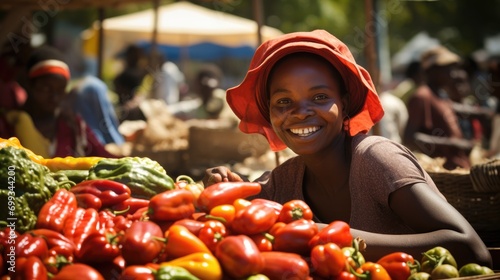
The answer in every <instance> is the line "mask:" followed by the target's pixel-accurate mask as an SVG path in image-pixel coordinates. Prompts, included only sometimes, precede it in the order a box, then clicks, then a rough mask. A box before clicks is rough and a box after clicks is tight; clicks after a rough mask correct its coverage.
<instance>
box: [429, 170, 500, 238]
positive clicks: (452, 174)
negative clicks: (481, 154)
mask: <svg viewBox="0 0 500 280" xmlns="http://www.w3.org/2000/svg"><path fill="white" fill-rule="evenodd" d="M427 173H428V174H429V175H430V176H431V178H432V179H433V180H434V183H435V184H436V186H437V187H438V188H439V190H440V191H441V193H442V194H443V195H444V196H445V197H446V199H447V200H448V202H449V203H450V204H451V205H453V206H454V207H455V208H456V209H457V210H458V211H459V212H460V213H461V214H462V215H463V216H464V217H465V218H466V219H467V220H468V221H469V223H470V224H471V225H472V226H473V227H474V229H475V230H476V231H478V232H488V233H490V232H500V192H498V191H497V192H484V191H481V192H478V191H477V190H476V189H475V188H474V187H473V184H472V179H471V175H470V172H469V171H465V170H454V171H447V170H440V171H436V170H435V169H433V170H427ZM498 238H500V237H497V240H498Z"/></svg>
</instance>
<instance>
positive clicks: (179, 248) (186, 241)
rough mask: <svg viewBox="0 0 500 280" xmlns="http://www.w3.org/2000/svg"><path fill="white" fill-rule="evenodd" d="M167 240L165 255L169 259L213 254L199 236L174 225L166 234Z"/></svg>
mask: <svg viewBox="0 0 500 280" xmlns="http://www.w3.org/2000/svg"><path fill="white" fill-rule="evenodd" d="M165 238H166V239H167V242H166V245H165V253H166V254H167V258H168V259H175V258H180V257H184V256H186V255H189V254H192V253H200V252H202V253H208V254H212V252H211V251H210V249H208V247H207V245H205V243H203V241H201V239H200V238H198V236H196V235H194V234H193V233H191V232H190V231H189V230H188V229H187V228H186V227H184V226H182V225H179V224H173V225H172V226H170V228H169V229H168V230H167V231H166V232H165Z"/></svg>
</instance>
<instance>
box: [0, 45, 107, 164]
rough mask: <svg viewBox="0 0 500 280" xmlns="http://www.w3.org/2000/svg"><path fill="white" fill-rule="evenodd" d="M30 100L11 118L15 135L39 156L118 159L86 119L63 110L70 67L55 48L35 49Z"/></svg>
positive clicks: (30, 61)
mask: <svg viewBox="0 0 500 280" xmlns="http://www.w3.org/2000/svg"><path fill="white" fill-rule="evenodd" d="M27 78H28V82H27V88H26V91H27V93H28V98H27V100H26V102H25V104H24V106H23V107H22V108H21V109H22V110H13V111H11V112H9V114H8V115H7V117H8V119H9V122H10V123H11V124H12V126H13V127H14V130H15V132H14V135H12V136H15V137H17V138H18V139H19V141H20V142H21V144H22V145H23V146H24V147H26V148H28V149H30V150H32V151H33V152H35V153H36V154H38V155H40V156H43V157H46V158H51V157H66V156H74V157H78V156H103V157H116V156H115V155H113V154H111V153H109V152H107V151H106V149H105V148H104V146H103V145H102V144H101V143H100V142H99V141H98V139H97V138H96V137H95V135H94V133H93V132H92V130H91V128H90V127H89V126H88V125H87V124H86V123H85V121H83V119H82V118H81V117H80V116H79V115H77V114H75V113H74V112H70V111H68V110H63V109H62V104H63V101H64V99H65V98H66V95H67V91H66V88H67V85H68V82H69V80H70V78H71V74H70V70H69V67H68V65H67V64H66V63H65V62H64V61H63V59H62V54H61V53H60V52H59V51H58V50H57V49H55V48H52V47H48V46H44V47H40V48H38V49H35V50H34V51H33V52H32V53H31V55H30V57H29V59H28V63H27Z"/></svg>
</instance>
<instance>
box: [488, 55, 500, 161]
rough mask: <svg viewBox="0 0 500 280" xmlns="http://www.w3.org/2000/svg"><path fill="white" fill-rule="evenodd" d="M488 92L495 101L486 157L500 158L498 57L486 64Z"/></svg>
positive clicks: (493, 57)
mask: <svg viewBox="0 0 500 280" xmlns="http://www.w3.org/2000/svg"><path fill="white" fill-rule="evenodd" d="M488 74H489V79H488V81H489V90H490V91H491V95H492V96H493V97H494V98H495V99H496V108H495V114H494V116H493V117H492V120H491V136H490V139H489V147H488V149H487V153H486V157H488V158H500V56H492V57H491V58H490V59H489V63H488Z"/></svg>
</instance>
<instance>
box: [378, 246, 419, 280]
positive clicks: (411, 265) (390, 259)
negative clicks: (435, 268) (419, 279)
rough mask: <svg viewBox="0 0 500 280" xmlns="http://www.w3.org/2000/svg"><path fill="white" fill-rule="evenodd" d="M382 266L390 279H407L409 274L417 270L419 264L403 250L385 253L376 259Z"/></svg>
mask: <svg viewBox="0 0 500 280" xmlns="http://www.w3.org/2000/svg"><path fill="white" fill-rule="evenodd" d="M377 263H378V264H380V265H381V266H383V267H384V268H385V270H387V273H389V275H390V276H391V279H392V280H407V279H408V277H410V275H411V274H413V273H414V272H416V271H418V270H419V264H418V262H416V261H415V259H414V258H413V256H412V255H409V254H407V253H404V252H393V253H390V254H387V255H385V256H383V257H382V258H380V259H379V260H378V261H377Z"/></svg>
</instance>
